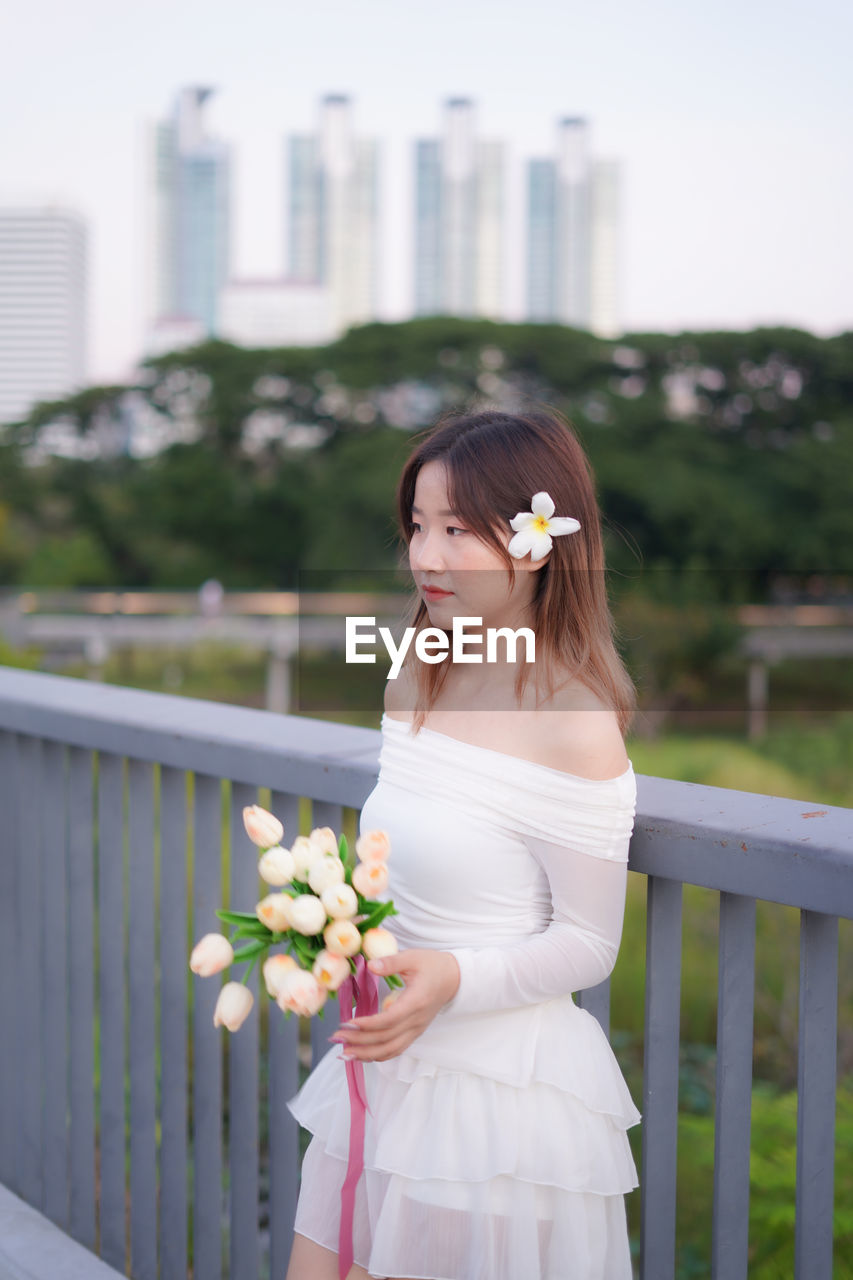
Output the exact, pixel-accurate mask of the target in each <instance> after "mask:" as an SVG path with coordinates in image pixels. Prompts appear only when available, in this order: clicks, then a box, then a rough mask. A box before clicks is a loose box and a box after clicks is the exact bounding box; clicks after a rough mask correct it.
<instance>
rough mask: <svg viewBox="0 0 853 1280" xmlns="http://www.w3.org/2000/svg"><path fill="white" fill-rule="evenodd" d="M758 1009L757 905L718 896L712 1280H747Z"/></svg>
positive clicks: (739, 899)
mask: <svg viewBox="0 0 853 1280" xmlns="http://www.w3.org/2000/svg"><path fill="white" fill-rule="evenodd" d="M754 1004H755V899H754V898H742V897H740V896H739V895H737V894H732V893H721V894H720V954H719V979H718V984H717V1069H716V1076H717V1084H716V1094H717V1100H716V1112H715V1117H714V1119H715V1123H714V1216H713V1224H712V1230H711V1275H712V1277H713V1280H746V1276H747V1266H748V1262H749V1253H748V1250H749V1138H750V1120H751V1112H752V1041H753V1034H752V1032H753V1025H752V1024H753V1007H754Z"/></svg>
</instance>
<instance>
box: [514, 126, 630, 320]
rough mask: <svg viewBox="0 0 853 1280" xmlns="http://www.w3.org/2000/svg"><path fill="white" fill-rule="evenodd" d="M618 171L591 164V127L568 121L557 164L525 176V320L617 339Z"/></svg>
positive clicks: (535, 166) (560, 135)
mask: <svg viewBox="0 0 853 1280" xmlns="http://www.w3.org/2000/svg"><path fill="white" fill-rule="evenodd" d="M618 239H619V166H618V164H617V163H616V162H615V161H612V160H608V161H604V160H593V159H591V157H590V154H589V126H588V123H587V121H586V120H583V119H580V118H578V117H567V118H566V119H564V120H561V121H560V123H559V126H558V131H557V146H556V154H555V157H554V159H551V160H541V159H540V160H531V161H530V162H529V163H528V169H527V317H528V319H530V320H543V321H544V320H552V321H558V322H560V323H562V324H569V325H574V326H576V327H578V328H582V329H590V330H592V331H593V332H595V333H599V334H601V335H602V336H613V335H614V334H615V333H617V332H618Z"/></svg>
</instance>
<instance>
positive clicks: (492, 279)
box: [414, 98, 504, 319]
mask: <svg viewBox="0 0 853 1280" xmlns="http://www.w3.org/2000/svg"><path fill="white" fill-rule="evenodd" d="M503 187H504V152H503V145H502V144H501V143H499V142H487V141H481V140H479V139H478V138H477V137H476V133H475V118H474V104H473V103H472V102H471V101H470V99H468V98H450V99H449V100H448V101H447V102H446V103H445V108H444V121H443V132H442V137H441V139H433V138H429V139H422V140H420V141H418V142H416V143H415V237H414V239H415V312H416V314H418V315H436V314H440V313H443V314H445V315H459V316H477V315H479V316H490V317H493V318H495V319H498V318H500V316H501V315H502V313H503V286H504V263H503V239H504V191H503Z"/></svg>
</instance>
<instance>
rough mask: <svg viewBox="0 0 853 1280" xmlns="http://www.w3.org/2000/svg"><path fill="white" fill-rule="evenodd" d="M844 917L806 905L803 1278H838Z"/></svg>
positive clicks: (797, 1243) (799, 1277)
mask: <svg viewBox="0 0 853 1280" xmlns="http://www.w3.org/2000/svg"><path fill="white" fill-rule="evenodd" d="M837 1015H838V917H837V916H827V915H823V914H821V913H820V912H817V911H801V912H800V1021H799V1056H798V1062H797V1217H796V1227H795V1232H794V1268H795V1276H796V1280H832V1217H833V1203H832V1201H833V1182H834V1172H835V1169H834V1162H835V1084H836V1081H835V1074H836V1056H837V1052H838V1049H837V1036H838V1021H837Z"/></svg>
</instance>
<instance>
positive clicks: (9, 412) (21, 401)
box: [0, 206, 88, 422]
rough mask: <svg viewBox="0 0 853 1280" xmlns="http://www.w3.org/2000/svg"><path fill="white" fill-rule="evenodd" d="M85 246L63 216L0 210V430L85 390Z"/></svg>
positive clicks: (79, 225) (77, 227)
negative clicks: (35, 408)
mask: <svg viewBox="0 0 853 1280" xmlns="http://www.w3.org/2000/svg"><path fill="white" fill-rule="evenodd" d="M87 239H88V237H87V230H86V225H85V223H84V221H83V219H82V218H81V217H80V216H79V214H76V213H73V212H72V211H71V210H68V209H61V208H56V207H54V206H45V207H37V206H31V207H26V206H22V207H19V208H14V207H7V208H0V422H11V421H13V420H14V419H16V418H20V417H22V416H23V415H24V414H26V413H27V411H28V410H29V409H30V408H31V407H32V405H33V404H34V403H35V402H36V401H38V400H53V399H59V398H61V397H62V396H65V395H67V394H68V393H69V392H72V391H76V390H78V389H80V388H81V387H82V386H83V385H84V384H85V381H86V345H87V316H86V304H87Z"/></svg>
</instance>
